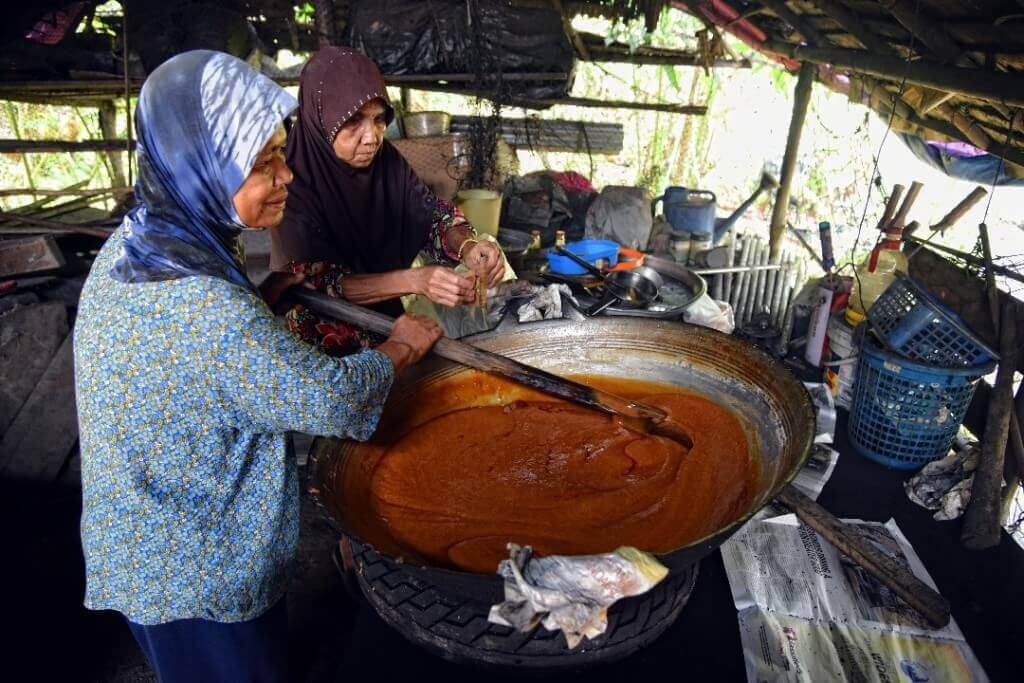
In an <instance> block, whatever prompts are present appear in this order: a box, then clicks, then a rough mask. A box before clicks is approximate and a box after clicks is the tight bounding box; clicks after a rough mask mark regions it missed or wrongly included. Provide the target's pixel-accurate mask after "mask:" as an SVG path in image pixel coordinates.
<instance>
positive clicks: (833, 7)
mask: <svg viewBox="0 0 1024 683" xmlns="http://www.w3.org/2000/svg"><path fill="white" fill-rule="evenodd" d="M814 4H815V5H817V6H818V8H819V9H821V11H822V12H824V13H825V14H827V15H828V16H830V17H831V18H832V19H834V20H835V22H836V23H837V24H839V27H840V28H842V29H843V30H844V31H846V32H847V33H849V34H850V35H851V36H853V37H854V38H856V39H857V40H859V41H860V44H861V45H863V46H864V47H866V48H867V49H869V50H874V51H875V52H877V53H879V54H891V53H893V52H895V50H894V49H893V48H892V46H890V45H889V43H887V42H886V41H885V40H884V39H882V38H881V37H879V36H878V35H876V34H875V33H874V32H872V30H871V29H870V28H868V27H867V26H866V25H865V24H864V22H862V21H861V20H860V17H858V16H857V13H856V12H854V11H852V10H850V9H849V8H848V7H847V6H846V5H844V4H843V3H842V2H841V1H840V0H814Z"/></svg>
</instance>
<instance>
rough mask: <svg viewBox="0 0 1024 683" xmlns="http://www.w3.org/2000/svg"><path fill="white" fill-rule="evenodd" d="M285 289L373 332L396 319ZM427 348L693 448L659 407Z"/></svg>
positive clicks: (480, 353)
mask: <svg viewBox="0 0 1024 683" xmlns="http://www.w3.org/2000/svg"><path fill="white" fill-rule="evenodd" d="M288 294H289V295H290V296H291V297H292V298H293V299H294V300H296V301H298V302H299V303H301V304H303V305H304V306H308V307H309V308H310V309H311V310H313V311H316V312H317V313H320V314H322V315H326V316H329V317H331V318H335V319H337V320H341V321H343V322H347V323H350V324H352V325H356V326H357V327H359V328H361V329H364V330H368V331H370V332H373V333H374V334H380V335H389V334H391V328H392V327H393V326H394V324H395V320H394V318H391V317H389V316H386V315H383V314H381V313H377V312H376V311H371V310H370V309H368V308H363V307H362V306H357V305H356V304H353V303H349V302H348V301H345V300H344V299H336V298H334V297H330V296H327V295H326V294H321V293H320V292H315V291H313V290H310V289H307V288H305V287H292V288H291V289H289V290H288ZM431 351H432V352H433V353H434V354H436V355H438V356H441V357H442V358H447V359H448V360H450V361H454V362H456V363H460V364H462V365H465V366H467V367H470V368H474V369H476V370H481V371H483V372H489V373H492V374H496V375H500V376H502V377H505V378H508V379H510V380H512V381H514V382H519V383H520V384H525V385H526V386H528V387H532V388H534V389H538V390H540V391H543V392H545V393H548V394H552V395H553V396H558V397H559V398H563V399H565V400H566V401H570V402H572V403H577V404H579V405H582V406H586V407H587V408H591V409H593V410H597V411H600V412H603V413H607V414H609V415H615V416H617V417H618V418H619V419H620V422H621V424H622V426H623V427H625V428H626V429H629V430H631V431H635V432H641V433H645V434H646V433H650V434H655V435H657V436H664V437H666V438H668V439H672V440H673V441H677V442H679V443H680V444H682V445H683V446H684V447H686V448H687V449H692V448H693V438H692V437H691V436H690V434H688V433H687V432H686V431H685V430H684V429H683V428H682V427H680V426H678V425H676V424H674V423H672V422H671V421H670V420H669V419H668V414H667V413H666V412H665V411H664V410H662V409H661V408H657V407H655V406H650V405H646V404H644V403H640V402H639V401H631V400H629V399H625V398H622V397H620V396H616V395H614V394H610V393H608V392H606V391H602V390H600V389H597V388H594V387H591V386H587V385H586V384H580V383H579V382H574V381H573V380H570V379H566V378H564V377H559V376H558V375H553V374H551V373H550V372H547V371H545V370H541V369H540V368H535V367H532V366H529V365H526V364H524V363H520V362H519V361H515V360H512V359H511V358H506V357H505V356H501V355H498V354H496V353H491V352H490V351H484V350H483V349H478V348H476V347H475V346H471V345H469V344H467V343H465V342H461V341H457V340H455V339H450V338H448V337H442V338H441V339H439V340H438V342H437V343H436V344H434V347H433V348H432V349H431Z"/></svg>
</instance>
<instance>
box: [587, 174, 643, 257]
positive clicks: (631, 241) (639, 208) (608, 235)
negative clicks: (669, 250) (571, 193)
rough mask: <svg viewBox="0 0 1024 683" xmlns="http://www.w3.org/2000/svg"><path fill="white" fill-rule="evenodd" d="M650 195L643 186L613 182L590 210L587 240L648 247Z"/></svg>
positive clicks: (631, 246) (588, 212)
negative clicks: (614, 183)
mask: <svg viewBox="0 0 1024 683" xmlns="http://www.w3.org/2000/svg"><path fill="white" fill-rule="evenodd" d="M651 225H652V218H651V197H650V195H648V194H647V191H646V190H644V189H643V188H640V187H626V186H619V185H611V186H608V187H606V188H604V189H603V190H601V193H600V194H599V195H597V198H596V199H594V201H593V202H592V203H591V205H590V208H589V209H588V210H587V229H586V233H585V235H586V237H587V239H598V240H614V241H616V242H618V243H619V244H621V245H622V246H624V247H628V248H630V249H642V248H644V247H645V246H647V240H648V239H649V238H650V236H651Z"/></svg>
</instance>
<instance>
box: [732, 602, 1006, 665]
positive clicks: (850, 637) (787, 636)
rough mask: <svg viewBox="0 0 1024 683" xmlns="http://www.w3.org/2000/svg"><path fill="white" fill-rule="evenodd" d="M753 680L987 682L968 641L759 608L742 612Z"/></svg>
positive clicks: (745, 652) (745, 651)
mask: <svg viewBox="0 0 1024 683" xmlns="http://www.w3.org/2000/svg"><path fill="white" fill-rule="evenodd" d="M739 622H740V633H741V636H742V638H743V659H744V664H745V665H746V669H747V680H748V681H751V682H752V683H753V682H754V681H808V682H813V683H819V682H821V681H858V682H859V681H872V682H875V681H877V682H879V683H882V682H887V683H888V682H890V681H906V682H907V683H918V682H923V681H928V682H929V683H961V682H962V681H985V680H987V678H986V677H985V673H984V671H982V669H981V665H980V664H979V663H978V660H977V659H975V657H974V653H973V652H972V651H971V648H970V647H969V646H968V645H967V643H965V642H964V641H962V640H945V639H941V638H934V639H933V638H923V637H921V636H911V635H903V634H901V633H893V632H890V631H878V630H875V629H871V628H856V627H850V626H844V625H841V624H834V623H831V624H822V623H818V622H814V621H807V620H805V619H798V618H794V617H788V616H785V615H782V614H773V613H771V612H765V611H762V610H760V609H757V608H752V609H747V610H743V611H742V612H740V614H739Z"/></svg>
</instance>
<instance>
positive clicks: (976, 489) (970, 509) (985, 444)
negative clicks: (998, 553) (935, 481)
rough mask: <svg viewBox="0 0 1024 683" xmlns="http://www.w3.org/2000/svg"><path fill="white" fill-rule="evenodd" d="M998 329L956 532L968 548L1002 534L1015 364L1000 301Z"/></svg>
mask: <svg viewBox="0 0 1024 683" xmlns="http://www.w3.org/2000/svg"><path fill="white" fill-rule="evenodd" d="M999 328H1000V330H999V356H1000V359H999V370H998V372H997V373H996V385H995V388H994V389H993V391H992V400H991V401H990V402H989V405H988V420H986V422H985V434H984V436H983V437H982V440H981V459H980V460H979V461H978V469H977V470H975V472H974V483H973V484H971V501H970V503H968V505H967V510H966V512H964V525H963V530H962V531H961V533H960V542H961V543H963V545H964V547H965V548H968V549H970V550H984V549H985V548H991V547H993V546H996V545H999V536H1000V534H1001V533H1002V526H1001V524H1000V522H1001V521H1002V514H1001V513H1002V499H1001V496H1000V483H1001V482H1002V478H1003V464H1004V459H1005V457H1006V445H1007V438H1008V436H1009V431H1010V416H1011V414H1012V411H1013V373H1014V370H1015V369H1016V367H1017V322H1016V320H1015V318H1014V314H1013V305H1012V304H1011V303H1009V302H1007V303H1004V304H1003V308H1002V319H1001V320H1000V322H999Z"/></svg>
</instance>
